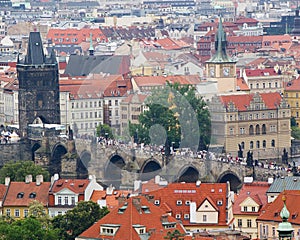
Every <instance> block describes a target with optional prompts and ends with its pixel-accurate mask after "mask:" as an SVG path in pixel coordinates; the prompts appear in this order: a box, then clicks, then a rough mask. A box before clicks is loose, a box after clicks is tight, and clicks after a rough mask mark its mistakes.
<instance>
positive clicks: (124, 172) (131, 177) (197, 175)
mask: <svg viewBox="0 0 300 240" xmlns="http://www.w3.org/2000/svg"><path fill="white" fill-rule="evenodd" d="M75 146H76V150H77V154H78V156H79V159H80V161H81V164H82V165H83V166H84V167H85V168H86V169H87V172H88V174H92V175H95V176H96V177H97V179H99V181H101V182H102V183H104V184H106V185H109V184H113V185H115V186H117V187H121V188H132V187H133V184H134V181H135V180H149V179H151V178H153V177H154V176H155V175H157V174H159V175H161V176H162V177H164V178H165V179H166V180H168V181H169V182H174V181H177V182H196V181H197V180H201V181H202V182H227V181H229V182H230V184H231V188H232V189H233V190H236V189H237V188H239V186H240V185H241V183H242V182H243V179H244V177H247V176H253V171H254V174H255V178H256V179H257V180H264V181H265V180H267V179H268V178H269V177H274V175H275V176H277V175H286V172H284V171H276V170H270V169H264V168H261V167H255V168H249V167H246V166H244V165H241V164H238V163H228V162H221V161H213V160H205V159H200V158H194V157H188V156H180V155H179V156H177V155H175V156H171V157H169V158H166V157H165V156H164V155H162V154H161V153H159V152H152V153H150V152H147V151H143V150H141V149H132V148H129V147H128V146H126V145H120V146H111V145H109V146H107V145H101V144H98V143H96V142H93V141H91V140H83V139H76V140H75Z"/></svg>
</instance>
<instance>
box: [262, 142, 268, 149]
mask: <svg viewBox="0 0 300 240" xmlns="http://www.w3.org/2000/svg"><path fill="white" fill-rule="evenodd" d="M262 146H263V148H266V146H267V143H266V140H263V145H262Z"/></svg>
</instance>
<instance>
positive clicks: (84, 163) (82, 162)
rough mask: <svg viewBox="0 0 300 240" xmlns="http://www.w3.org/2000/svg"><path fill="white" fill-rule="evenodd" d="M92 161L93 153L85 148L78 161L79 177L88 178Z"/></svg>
mask: <svg viewBox="0 0 300 240" xmlns="http://www.w3.org/2000/svg"><path fill="white" fill-rule="evenodd" d="M90 161H91V153H90V152H89V151H87V150H84V151H83V152H82V153H81V155H80V157H79V159H78V161H77V167H76V171H77V176H78V178H87V177H88V167H89V163H90Z"/></svg>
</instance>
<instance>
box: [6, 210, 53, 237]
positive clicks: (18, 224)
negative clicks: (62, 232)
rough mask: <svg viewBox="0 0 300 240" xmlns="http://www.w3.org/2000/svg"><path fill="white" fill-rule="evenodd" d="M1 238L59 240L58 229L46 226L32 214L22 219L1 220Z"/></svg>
mask: <svg viewBox="0 0 300 240" xmlns="http://www.w3.org/2000/svg"><path fill="white" fill-rule="evenodd" d="M0 239H5V240H15V239H20V240H46V239H47V240H57V239H59V235H58V231H57V230H54V229H53V228H52V226H50V227H48V228H45V227H44V225H43V224H42V223H41V222H40V221H39V220H38V219H37V218H35V217H33V216H30V217H27V218H24V219H21V220H17V221H13V222H12V223H9V222H7V221H5V220H1V221H0Z"/></svg>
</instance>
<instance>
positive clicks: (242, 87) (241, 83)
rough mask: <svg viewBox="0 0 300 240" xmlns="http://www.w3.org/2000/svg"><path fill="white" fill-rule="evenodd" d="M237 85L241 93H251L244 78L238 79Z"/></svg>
mask: <svg viewBox="0 0 300 240" xmlns="http://www.w3.org/2000/svg"><path fill="white" fill-rule="evenodd" d="M236 85H237V87H238V88H237V89H238V90H240V91H249V90H250V88H249V87H248V84H247V83H246V81H245V80H244V79H243V78H237V79H236Z"/></svg>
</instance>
